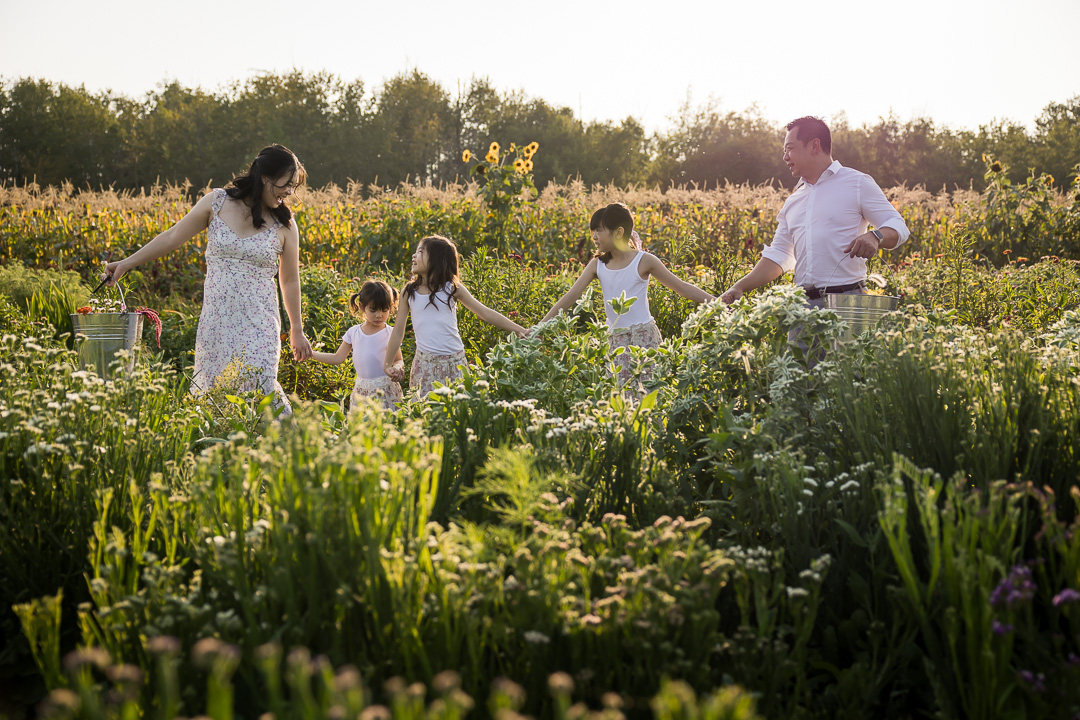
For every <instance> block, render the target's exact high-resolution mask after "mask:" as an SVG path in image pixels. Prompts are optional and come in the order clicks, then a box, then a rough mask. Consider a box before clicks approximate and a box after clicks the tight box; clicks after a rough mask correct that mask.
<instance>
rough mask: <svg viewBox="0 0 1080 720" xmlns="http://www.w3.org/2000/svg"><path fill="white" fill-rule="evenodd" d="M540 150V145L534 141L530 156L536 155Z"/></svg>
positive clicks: (530, 144) (530, 145) (530, 146)
mask: <svg viewBox="0 0 1080 720" xmlns="http://www.w3.org/2000/svg"><path fill="white" fill-rule="evenodd" d="M539 149H540V143H538V142H536V141H535V140H533V141H532V142H531V143H529V154H530V155H535V154H536V151H537V150H539Z"/></svg>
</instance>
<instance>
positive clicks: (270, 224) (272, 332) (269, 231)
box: [105, 145, 311, 413]
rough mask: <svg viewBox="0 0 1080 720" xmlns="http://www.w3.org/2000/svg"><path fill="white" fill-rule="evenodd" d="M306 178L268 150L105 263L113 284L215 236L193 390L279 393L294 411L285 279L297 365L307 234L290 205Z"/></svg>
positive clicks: (301, 356)
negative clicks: (285, 360) (286, 353)
mask: <svg viewBox="0 0 1080 720" xmlns="http://www.w3.org/2000/svg"><path fill="white" fill-rule="evenodd" d="M306 177H307V174H306V172H305V171H304V166H303V165H301V164H300V161H299V160H298V159H297V158H296V156H295V155H294V154H293V153H292V152H291V151H290V150H288V149H287V148H285V147H283V146H281V145H271V146H269V147H266V148H263V150H262V152H260V153H259V155H258V157H256V158H255V160H254V161H253V162H252V163H251V167H250V168H248V170H247V172H246V173H244V174H242V175H239V176H238V177H235V178H233V181H232V182H231V183H230V184H229V186H228V187H226V188H224V189H222V188H218V189H215V190H212V191H211V192H209V193H207V194H206V195H204V196H203V197H202V199H200V200H199V202H198V203H196V205H195V207H194V208H192V209H191V211H189V212H188V214H187V215H185V216H184V217H183V218H182V219H181V220H180V221H179V222H178V223H176V224H175V225H173V226H172V227H170V228H169V229H168V230H166V231H165V232H163V233H161V234H160V235H158V236H157V237H155V238H154V239H153V240H151V241H150V242H148V243H147V244H146V245H144V246H143V247H142V248H140V249H139V250H138V251H136V252H135V253H133V254H132V255H130V256H128V257H126V258H124V259H123V260H118V261H116V262H111V263H109V264H108V265H106V266H105V272H106V274H107V275H108V276H109V278H110V280H109V284H114V283H115V282H116V280H118V279H120V278H121V277H122V276H123V275H124V273H126V272H127V271H129V270H131V269H132V268H135V267H138V266H140V265H142V264H144V263H147V262H151V261H153V260H156V259H158V258H160V257H162V256H164V255H166V254H167V253H169V252H170V251H172V250H175V249H176V248H178V247H180V246H181V245H183V244H184V243H186V242H187V241H188V240H191V239H192V238H193V237H195V236H196V235H197V234H198V233H200V232H202V231H203V230H207V229H208V233H207V242H206V280H205V282H204V284H203V308H202V314H201V315H200V316H199V327H198V330H197V333H196V337H195V374H194V377H193V379H192V384H191V391H192V392H193V393H196V394H200V393H203V392H206V391H207V390H210V389H211V388H213V387H214V385H215V384H217V383H228V384H229V388H230V390H240V391H247V390H256V389H257V390H260V391H262V392H264V393H274V394H275V395H276V404H277V405H280V406H284V411H285V412H286V413H288V412H291V407H290V405H289V401H288V399H287V398H286V397H285V393H284V391H283V390H282V388H281V384H280V383H279V382H278V380H277V370H278V358H279V356H280V355H281V316H280V314H279V313H278V295H277V287H276V286H275V284H274V276H275V275H278V276H279V282H280V284H281V296H282V299H283V300H284V304H285V312H286V313H287V314H288V315H289V335H290V338H289V344H290V345H291V346H292V351H293V357H294V358H296V360H298V361H302V360H306V359H308V358H309V357H311V344H310V343H309V342H308V340H307V338H306V337H305V336H304V325H303V319H302V317H301V313H300V270H299V268H300V260H299V258H300V233H299V231H298V230H297V227H296V220H295V219H294V218H293V216H292V211H291V210H290V209H289V206H288V203H287V200H288V198H289V197H290V196H292V194H293V192H294V191H295V190H296V188H297V187H299V186H300V185H302V184H303V182H304V180H305V179H306Z"/></svg>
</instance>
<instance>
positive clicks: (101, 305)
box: [75, 297, 161, 348]
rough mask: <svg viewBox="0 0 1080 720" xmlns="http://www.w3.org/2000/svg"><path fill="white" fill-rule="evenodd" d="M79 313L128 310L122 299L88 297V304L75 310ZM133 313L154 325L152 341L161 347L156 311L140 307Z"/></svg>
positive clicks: (158, 320) (123, 311)
mask: <svg viewBox="0 0 1080 720" xmlns="http://www.w3.org/2000/svg"><path fill="white" fill-rule="evenodd" d="M75 312H76V313H78V314H79V315H92V314H94V313H120V314H122V315H123V314H126V313H128V312H130V311H129V310H128V309H127V305H125V304H124V302H123V301H122V300H110V299H108V298H93V297H92V298H90V304H89V305H83V306H82V307H81V308H78V309H77V310H76V311H75ZM135 313H136V314H138V315H142V316H143V317H145V318H146V319H147V321H148V322H149V323H150V324H151V325H153V326H154V342H156V343H157V346H158V347H159V348H160V347H161V316H160V315H158V314H157V312H156V311H154V310H151V309H150V308H148V307H141V308H138V309H137V310H135Z"/></svg>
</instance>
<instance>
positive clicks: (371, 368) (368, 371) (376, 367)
mask: <svg viewBox="0 0 1080 720" xmlns="http://www.w3.org/2000/svg"><path fill="white" fill-rule="evenodd" d="M393 331H394V328H393V327H391V326H390V325H387V326H386V327H384V328H383V329H382V330H380V331H379V332H377V333H375V334H374V335H368V334H366V333H365V332H364V331H363V330H362V329H361V326H360V325H353V326H352V327H351V328H349V329H348V330H347V331H346V332H345V337H343V338H342V340H343V341H344V342H347V343H349V344H350V345H352V361H353V367H354V368H356V377H358V378H364V379H365V380H374V379H375V378H381V377H385V376H386V371H385V370H383V362H384V360H385V358H386V346H387V345H389V344H390V335H391V333H393Z"/></svg>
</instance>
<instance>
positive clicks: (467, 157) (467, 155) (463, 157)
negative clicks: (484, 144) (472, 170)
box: [461, 150, 472, 162]
mask: <svg viewBox="0 0 1080 720" xmlns="http://www.w3.org/2000/svg"><path fill="white" fill-rule="evenodd" d="M470 160H472V153H471V152H469V151H468V150H463V151H462V153H461V162H469V161H470Z"/></svg>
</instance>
